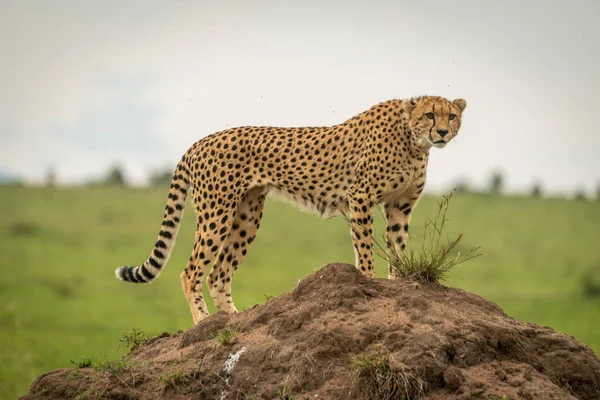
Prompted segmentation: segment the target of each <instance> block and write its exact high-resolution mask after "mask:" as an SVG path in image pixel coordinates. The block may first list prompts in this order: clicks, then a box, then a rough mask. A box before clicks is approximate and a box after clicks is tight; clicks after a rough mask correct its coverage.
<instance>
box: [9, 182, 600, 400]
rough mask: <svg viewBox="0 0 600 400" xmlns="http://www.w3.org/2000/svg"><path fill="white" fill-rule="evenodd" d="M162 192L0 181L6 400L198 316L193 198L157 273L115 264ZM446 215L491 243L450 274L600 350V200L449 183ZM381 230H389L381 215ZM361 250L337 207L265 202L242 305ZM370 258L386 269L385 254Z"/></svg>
mask: <svg viewBox="0 0 600 400" xmlns="http://www.w3.org/2000/svg"><path fill="white" fill-rule="evenodd" d="M165 199H166V190H165V189H126V188H81V189H76V188H73V189H52V188H23V187H13V186H0V210H2V212H1V213H0V344H1V345H0V346H1V350H0V398H16V397H17V396H18V395H21V394H24V393H25V392H26V391H27V389H28V386H29V384H30V383H31V381H32V380H33V379H34V378H35V377H37V376H38V375H39V374H41V373H42V372H45V371H47V370H49V369H53V368H59V367H69V366H72V364H71V362H70V361H71V360H73V361H77V360H79V357H82V356H87V357H92V358H94V359H103V357H104V356H106V357H108V358H109V359H115V358H117V357H119V356H120V354H122V353H123V352H124V351H125V346H121V349H120V350H119V351H117V347H118V345H119V341H118V338H119V337H120V336H121V331H127V330H130V329H132V327H136V328H138V329H141V330H142V331H144V332H145V333H146V334H147V335H148V336H149V337H150V336H152V335H156V334H158V333H161V332H164V331H169V332H174V331H177V330H179V329H187V328H189V327H191V324H192V321H191V316H190V313H189V310H188V306H187V303H186V302H185V300H184V297H183V295H182V293H181V289H180V283H179V274H180V272H181V270H182V269H183V267H184V266H185V263H186V261H187V258H188V257H189V253H190V251H191V247H192V240H193V228H194V225H195V224H194V219H193V211H192V207H188V208H187V209H186V213H185V218H184V221H183V226H182V229H181V231H180V234H179V239H178V244H177V245H176V247H175V250H174V252H173V255H172V257H171V260H170V261H169V264H168V266H167V267H166V269H165V271H164V272H163V274H162V275H161V277H160V278H159V279H158V280H156V281H154V282H153V283H151V284H149V285H134V284H127V283H124V282H119V281H117V280H116V279H115V277H114V273H113V271H114V269H115V267H117V266H120V265H124V264H125V265H134V264H138V263H141V262H142V261H144V259H145V257H146V256H147V254H148V253H149V251H150V250H151V246H152V244H153V243H154V241H155V240H156V235H157V233H158V229H159V225H160V220H161V217H162V213H163V208H164V201H165ZM436 213H437V198H435V197H425V198H424V199H423V200H422V202H421V203H420V204H419V206H418V207H417V209H416V211H415V214H414V217H413V223H412V224H411V226H412V227H413V230H412V233H414V234H415V235H417V237H418V235H419V233H420V232H421V230H420V229H421V228H422V227H423V225H424V222H425V219H426V218H427V217H428V216H429V217H433V216H435V214H436ZM448 217H449V219H450V221H449V222H448V226H447V229H448V231H449V233H450V234H452V233H453V232H454V233H457V232H458V231H462V232H464V233H465V238H464V240H463V243H461V246H462V248H463V249H464V250H468V249H469V248H470V247H472V246H475V245H479V246H482V252H483V253H484V255H483V256H482V257H478V258H476V259H474V260H472V261H470V262H468V263H465V264H463V265H461V266H460V267H458V268H457V269H456V270H455V271H454V272H453V274H452V275H451V276H450V277H449V279H448V281H447V282H446V284H448V285H451V286H457V287H461V288H464V289H465V290H469V291H472V292H475V293H478V294H480V295H482V296H484V297H486V298H488V299H490V300H492V301H495V302H496V303H498V304H499V305H500V306H502V307H503V308H504V310H505V311H506V312H507V313H508V314H509V315H511V316H513V317H515V318H517V319H520V320H525V321H531V322H535V323H538V324H541V325H549V326H551V327H553V328H555V329H557V330H560V331H563V332H565V333H568V334H570V335H573V336H574V337H575V338H577V339H579V340H581V341H583V342H584V343H586V344H588V345H590V346H591V347H592V348H593V349H594V350H595V351H596V353H597V354H600V324H598V323H597V318H598V316H599V315H600V297H598V296H597V297H594V296H590V295H585V294H584V293H583V290H582V287H583V281H584V280H585V279H587V280H588V281H589V278H584V276H586V275H585V274H586V273H587V272H589V271H592V272H593V271H595V273H596V274H599V273H600V249H599V247H598V243H599V239H600V202H584V201H569V200H564V199H530V198H505V197H501V196H484V195H455V196H454V197H453V199H452V202H451V205H450V211H449V212H448ZM376 230H377V231H376V235H378V236H380V237H381V235H382V234H383V233H384V232H385V228H384V224H383V221H382V218H381V216H380V215H377V219H376ZM415 240H416V239H415ZM353 258H354V255H353V251H352V247H351V242H350V237H349V229H348V227H347V225H346V224H345V222H344V221H343V220H342V219H340V218H334V219H331V220H321V219H319V218H318V217H317V216H314V215H307V214H303V213H301V212H299V211H296V210H295V209H293V208H292V207H291V206H289V205H287V204H283V203H279V202H277V201H270V200H269V201H268V202H267V205H266V208H265V213H264V219H263V223H262V225H261V231H260V233H259V235H258V238H257V240H256V241H255V242H254V244H253V247H252V249H251V251H250V252H249V254H248V257H247V258H246V261H245V262H244V264H243V265H242V267H241V268H240V270H239V271H238V272H237V273H236V276H235V279H234V283H233V296H234V299H235V301H236V305H237V307H238V308H239V309H246V308H249V307H252V306H253V305H254V304H258V303H263V302H264V301H265V295H273V296H276V295H279V294H281V293H283V292H286V291H290V290H292V289H293V287H294V286H295V285H296V283H297V281H298V279H301V278H303V277H304V276H306V275H307V274H309V273H311V272H313V271H314V270H315V269H317V268H319V267H320V266H322V265H324V264H326V263H329V262H334V261H342V262H349V263H353ZM376 269H377V275H378V276H379V277H384V276H386V272H385V269H386V268H385V263H384V262H383V260H377V263H376ZM596 276H598V275H596ZM209 307H210V309H211V310H212V311H214V307H213V305H212V303H210V302H209Z"/></svg>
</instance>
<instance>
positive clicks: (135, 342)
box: [117, 327, 148, 351]
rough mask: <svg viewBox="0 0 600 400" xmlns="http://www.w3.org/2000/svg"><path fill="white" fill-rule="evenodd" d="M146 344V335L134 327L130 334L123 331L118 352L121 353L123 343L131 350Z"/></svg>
mask: <svg viewBox="0 0 600 400" xmlns="http://www.w3.org/2000/svg"><path fill="white" fill-rule="evenodd" d="M146 342H148V338H147V337H146V334H145V333H144V332H143V331H142V330H139V329H137V328H135V327H133V328H132V329H131V330H130V331H128V332H125V331H121V337H120V338H119V346H118V347H117V351H119V349H120V348H121V343H122V344H124V345H125V346H127V348H128V349H129V350H131V349H133V348H134V347H136V346H139V345H142V344H144V343H146Z"/></svg>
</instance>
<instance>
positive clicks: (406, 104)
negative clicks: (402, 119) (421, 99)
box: [402, 99, 417, 114]
mask: <svg viewBox="0 0 600 400" xmlns="http://www.w3.org/2000/svg"><path fill="white" fill-rule="evenodd" d="M416 105H417V103H416V102H415V101H414V100H413V99H410V100H403V101H402V109H403V110H404V111H406V112H407V113H409V114H410V113H412V110H414V109H415V106H416Z"/></svg>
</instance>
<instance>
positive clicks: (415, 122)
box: [402, 96, 467, 148]
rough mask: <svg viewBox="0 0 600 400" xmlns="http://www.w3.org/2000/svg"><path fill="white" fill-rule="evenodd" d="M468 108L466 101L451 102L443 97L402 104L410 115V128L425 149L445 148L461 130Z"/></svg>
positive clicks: (429, 97) (423, 98)
mask: <svg viewBox="0 0 600 400" xmlns="http://www.w3.org/2000/svg"><path fill="white" fill-rule="evenodd" d="M466 107H467V102H466V101H465V100H464V99H456V100H454V101H450V100H448V99H445V98H443V97H437V96H425V97H420V98H415V99H410V100H404V101H403V102H402V108H403V109H404V110H405V111H406V112H407V113H408V114H409V115H410V121H409V128H410V131H411V132H412V134H413V135H415V138H414V139H416V142H417V143H418V144H419V145H420V146H423V147H427V148H429V147H431V146H435V147H439V148H442V147H445V146H446V144H448V142H449V141H450V140H452V138H453V137H455V136H456V135H457V134H458V130H459V129H460V118H461V115H462V112H463V111H464V110H465V108H466Z"/></svg>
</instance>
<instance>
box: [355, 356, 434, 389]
mask: <svg viewBox="0 0 600 400" xmlns="http://www.w3.org/2000/svg"><path fill="white" fill-rule="evenodd" d="M352 368H353V370H354V371H355V372H356V373H357V374H358V377H359V379H360V380H361V385H360V387H361V388H362V391H363V393H362V394H363V396H364V398H365V399H366V400H388V399H389V400H396V399H406V400H420V399H422V398H423V396H424V393H425V389H426V388H425V386H426V385H425V383H424V382H423V380H421V379H420V378H419V377H417V376H416V375H415V374H414V373H413V372H411V371H410V370H408V369H402V368H393V367H392V366H391V365H390V363H389V359H388V357H387V356H385V355H383V354H381V350H380V349H379V348H377V352H376V353H375V354H373V355H365V354H361V355H359V356H355V357H353V358H352Z"/></svg>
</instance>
